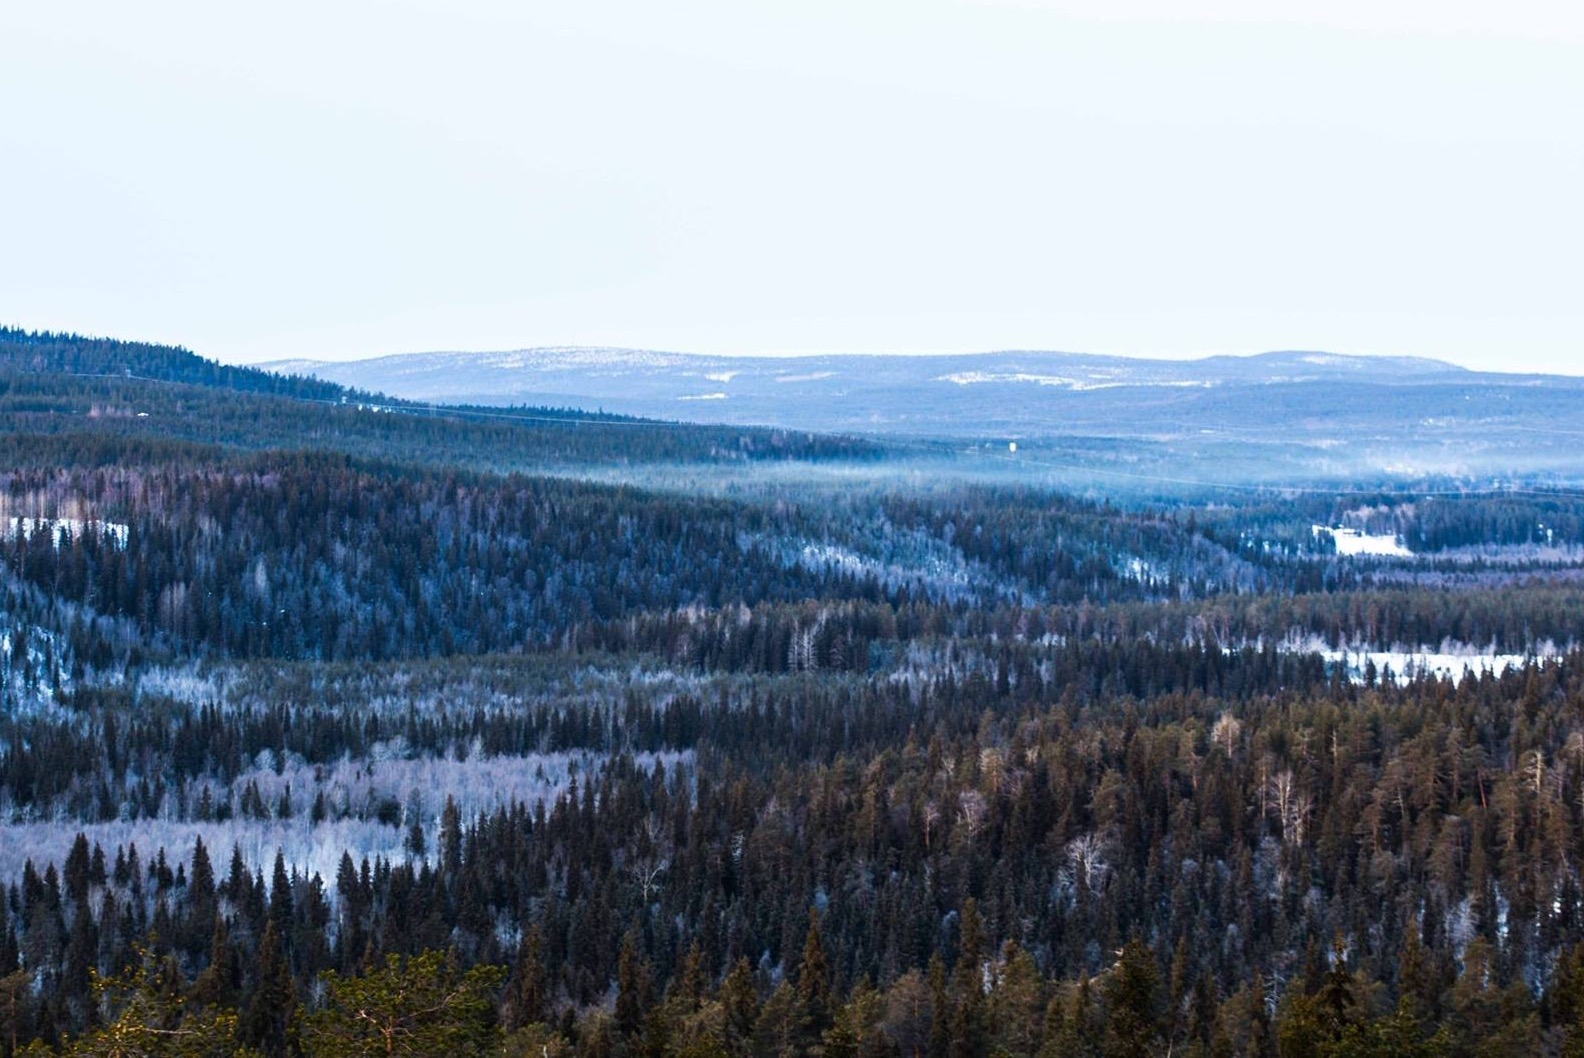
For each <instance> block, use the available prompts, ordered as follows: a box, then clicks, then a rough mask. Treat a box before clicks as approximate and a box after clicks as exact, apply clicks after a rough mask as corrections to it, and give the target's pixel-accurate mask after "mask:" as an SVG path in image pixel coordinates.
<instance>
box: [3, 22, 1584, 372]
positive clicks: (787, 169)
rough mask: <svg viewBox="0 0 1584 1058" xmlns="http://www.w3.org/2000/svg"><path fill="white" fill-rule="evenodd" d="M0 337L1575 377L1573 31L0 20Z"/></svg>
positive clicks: (220, 354) (1455, 26) (232, 357)
mask: <svg viewBox="0 0 1584 1058" xmlns="http://www.w3.org/2000/svg"><path fill="white" fill-rule="evenodd" d="M0 53H3V55H4V60H3V61H0V232H3V236H0V245H3V247H4V250H3V252H0V322H3V323H10V324H15V325H21V326H24V327H29V328H48V329H62V330H74V331H79V332H84V333H91V334H99V335H109V336H115V337H126V338H138V339H144V340H151V341H166V342H172V343H177V344H182V345H185V346H187V347H189V348H191V349H193V350H195V351H197V352H199V353H202V354H204V355H208V356H213V357H217V358H219V359H222V360H226V361H230V362H257V361H263V360H270V359H276V358H287V357H313V358H322V359H350V358H356V357H364V356H374V355H381V354H388V353H396V352H407V351H420V350H462V349H480V350H483V349H510V348H520V347H525V346H535V345H619V346H633V347H642V348H654V349H670V350H680V351H697V352H706V353H715V354H730V353H794V352H804V353H840V352H897V353H903V352H968V351H977V350H992V349H1060V350H1068V351H1077V352H1097V353H1123V354H1132V355H1151V356H1167V357H1186V356H1195V355H1205V354H1213V353H1254V352H1259V351H1263V350H1270V349H1324V350H1329V351H1334V352H1344V353H1380V354H1395V355H1416V356H1431V357H1438V358H1441V359H1446V360H1451V361H1453V362H1456V363H1461V364H1464V365H1467V366H1471V367H1479V368H1486V369H1493V370H1537V371H1558V372H1567V373H1584V296H1581V292H1584V193H1581V191H1580V189H1581V188H1584V120H1581V119H1580V114H1581V112H1584V5H1578V4H1567V3H1562V2H1559V0H1557V2H1550V3H1541V2H1535V0H1527V2H1526V0H1509V2H1505V3H1502V4H1491V3H1488V2H1484V0H1480V2H1470V0H1440V2H1407V0H1329V2H1326V3H1316V4H1306V3H1280V4H1273V3H1270V2H1269V0H1212V2H1205V3H1200V2H1196V0H1076V2H1056V0H1052V2H1048V3H1047V2H1040V0H1024V2H1017V0H1001V2H997V0H985V2H978V3H969V2H945V0H908V2H896V3H878V2H871V0H841V2H827V0H795V2H786V3H774V4H770V3H756V2H752V0H722V2H718V3H717V2H697V0H668V2H667V3H655V2H653V0H634V2H606V0H577V2H570V0H561V2H540V0H500V2H489V0H445V2H439V0H436V2H417V0H408V2H396V0H380V2H372V0H368V2H348V0H313V2H300V0H275V2H272V3H269V4H226V3H214V2H212V0H203V2H172V0H140V2H139V3H136V4H129V3H125V2H124V0H114V2H103V0H80V2H79V0H51V2H43V0H13V2H9V3H4V4H0Z"/></svg>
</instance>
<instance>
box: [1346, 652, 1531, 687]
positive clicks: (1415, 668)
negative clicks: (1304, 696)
mask: <svg viewBox="0 0 1584 1058" xmlns="http://www.w3.org/2000/svg"><path fill="white" fill-rule="evenodd" d="M1320 656H1321V657H1323V658H1325V659H1326V661H1327V662H1329V663H1331V664H1343V665H1346V666H1347V672H1348V677H1349V678H1350V679H1352V680H1353V681H1354V682H1363V680H1364V678H1365V672H1366V671H1367V669H1368V666H1369V664H1370V663H1371V662H1373V663H1374V665H1375V672H1376V674H1377V676H1378V678H1380V679H1385V678H1386V673H1387V670H1388V669H1389V670H1390V671H1391V676H1392V679H1393V680H1395V681H1396V682H1397V683H1400V684H1403V683H1408V682H1410V681H1411V680H1412V679H1413V678H1414V677H1415V676H1418V675H1420V674H1423V675H1426V676H1437V677H1443V676H1450V677H1451V678H1452V679H1454V680H1460V679H1462V678H1463V677H1464V676H1465V675H1474V676H1478V675H1481V674H1483V673H1486V672H1489V673H1491V674H1492V675H1496V676H1500V675H1501V674H1502V673H1503V672H1505V671H1507V670H1508V669H1509V668H1514V669H1521V668H1523V667H1524V664H1525V663H1526V662H1528V661H1529V660H1530V657H1529V656H1526V655H1523V654H1494V653H1485V654H1463V653H1441V652H1437V651H1427V650H1322V651H1320ZM1555 657H1556V656H1555V655H1551V656H1550V657H1536V658H1535V660H1539V661H1548V660H1555Z"/></svg>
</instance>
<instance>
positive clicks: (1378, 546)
mask: <svg viewBox="0 0 1584 1058" xmlns="http://www.w3.org/2000/svg"><path fill="white" fill-rule="evenodd" d="M1309 532H1310V534H1311V535H1313V536H1314V537H1315V539H1316V540H1318V539H1320V538H1321V537H1322V536H1329V537H1331V539H1332V540H1333V541H1335V542H1336V553H1337V554H1339V555H1380V556H1384V557H1388V558H1412V557H1413V552H1412V551H1410V550H1408V549H1407V548H1406V547H1404V546H1403V544H1402V541H1401V540H1399V539H1397V537H1396V536H1394V535H1392V534H1390V533H1380V534H1375V533H1362V532H1359V531H1358V530H1357V529H1347V528H1343V527H1342V526H1325V525H1316V526H1311V527H1310V529H1309Z"/></svg>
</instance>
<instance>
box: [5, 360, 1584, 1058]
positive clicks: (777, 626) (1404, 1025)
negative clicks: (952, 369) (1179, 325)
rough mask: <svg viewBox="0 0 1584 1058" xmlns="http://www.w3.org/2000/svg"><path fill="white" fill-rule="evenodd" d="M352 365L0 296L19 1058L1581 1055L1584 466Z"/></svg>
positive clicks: (13, 1020) (10, 1020)
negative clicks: (1058, 488)
mask: <svg viewBox="0 0 1584 1058" xmlns="http://www.w3.org/2000/svg"><path fill="white" fill-rule="evenodd" d="M374 405H375V402H374V401H371V400H366V399H364V398H363V397H362V395H359V394H351V393H348V392H346V391H343V390H340V389H339V388H338V387H333V386H326V384H323V383H318V382H312V381H309V380H302V379H277V378H275V377H274V376H269V375H266V374H264V373H262V372H257V371H254V370H252V369H239V368H223V367H220V366H219V365H214V364H210V363H209V362H207V361H203V360H201V359H200V358H198V357H195V356H193V355H192V354H190V353H187V352H185V351H184V350H177V349H169V348H165V347H158V346H145V345H138V344H135V343H118V342H108V341H98V340H92V339H82V338H78V337H76V336H70V335H50V334H30V333H24V332H20V331H15V330H6V331H0V1058H12V1056H14V1055H18V1054H33V1055H42V1054H72V1055H211V1054H213V1055H239V1054H248V1055H264V1056H267V1058H283V1056H287V1055H293V1056H296V1055H309V1056H318V1055H335V1056H341V1055H361V1054H381V1055H390V1054H422V1055H432V1054H453V1055H457V1056H459V1058H460V1056H466V1055H485V1054H490V1055H522V1056H529V1055H532V1056H538V1058H548V1056H550V1055H553V1054H554V1055H561V1054H574V1053H575V1054H586V1055H599V1056H610V1058H636V1056H639V1055H643V1056H646V1058H647V1056H652V1058H667V1056H672V1055H677V1056H681V1055H687V1056H691V1058H698V1056H704V1055H726V1056H732V1058H749V1056H755V1058H757V1056H766V1058H768V1056H782V1055H798V1054H811V1055H827V1056H832V1058H838V1056H843V1058H845V1056H870V1058H923V1056H926V1055H927V1056H929V1058H991V1056H992V1055H994V1056H998V1058H1001V1056H1036V1055H1038V1056H1041V1058H1060V1056H1067V1055H1076V1056H1092V1058H1121V1056H1146V1055H1149V1056H1167V1055H1169V1056H1172V1058H1177V1056H1180V1055H1194V1056H1207V1058H1208V1056H1215V1058H1221V1056H1236V1055H1252V1056H1257V1058H1266V1056H1269V1058H1310V1056H1314V1058H1351V1056H1363V1055H1381V1056H1386V1055H1394V1056H1400V1055H1442V1054H1451V1055H1456V1056H1468V1058H1475V1056H1480V1058H1484V1056H1501V1055H1531V1054H1542V1055H1551V1056H1564V1055H1565V1056H1569V1058H1571V1056H1574V1055H1579V1054H1584V884H1581V880H1580V872H1579V865H1580V863H1581V862H1584V654H1581V653H1580V650H1579V645H1580V640H1581V634H1580V631H1581V622H1580V615H1581V614H1584V585H1581V584H1580V583H1579V579H1578V569H1577V568H1576V564H1574V565H1570V564H1569V561H1570V560H1569V559H1568V552H1567V549H1566V548H1565V547H1561V548H1559V547H1558V545H1564V544H1566V545H1571V544H1574V543H1576V542H1577V540H1578V538H1579V525H1580V524H1581V523H1580V522H1579V509H1578V505H1577V504H1576V503H1575V502H1574V501H1573V500H1571V499H1567V498H1562V497H1548V496H1528V497H1516V496H1514V497H1499V498H1492V497H1469V498H1457V497H1441V496H1438V497H1429V498H1424V499H1421V500H1419V501H1417V502H1412V503H1409V502H1404V501H1403V499H1402V497H1392V496H1386V495H1383V496H1381V497H1373V498H1370V497H1361V496H1358V495H1348V496H1337V497H1331V496H1319V495H1305V496H1303V497H1300V498H1298V499H1295V500H1282V499H1280V498H1279V497H1271V496H1250V497H1246V498H1244V499H1243V500H1240V501H1239V502H1238V503H1233V504H1228V503H1225V502H1222V503H1218V504H1214V505H1209V504H1207V505H1205V506H1201V507H1197V508H1195V507H1192V506H1189V505H1187V504H1182V503H1178V504H1159V505H1156V506H1154V507H1150V508H1147V509H1146V508H1144V507H1142V506H1117V505H1116V504H1114V503H1112V502H1108V501H1106V500H1105V499H1103V498H1074V497H1069V496H1060V495H1054V494H1052V493H1050V492H1048V491H1046V490H1043V489H1039V488H1032V487H1024V488H1011V487H994V488H992V487H982V486H980V485H974V484H968V483H965V482H964V481H963V480H962V479H960V478H954V479H949V480H929V481H927V482H926V481H920V480H919V479H917V478H915V477H909V476H907V475H904V474H902V473H901V472H900V470H901V468H902V466H903V464H901V463H900V462H892V460H895V459H896V458H897V453H895V452H892V451H888V450H887V449H886V448H884V447H883V446H881V445H878V444H875V443H872V442H868V441H862V440H853V439H844V438H828V437H815V436H809V435H805V434H795V433H788V432H785V431H772V430H738V429H725V428H718V427H705V426H698V427H693V426H678V425H676V424H665V423H647V422H640V421H637V420H620V421H614V420H609V419H608V417H591V416H583V415H578V414H575V413H562V412H555V411H544V410H535V411H532V412H526V411H525V412H522V413H520V414H517V413H513V412H510V411H507V412H502V411H500V410H498V409H489V410H485V409H465V408H464V409H447V408H441V409H427V408H422V407H418V406H415V405H407V404H401V403H399V402H379V406H378V408H376V407H375V406H374ZM385 409H391V410H385ZM1086 443H1092V444H1103V443H1104V442H1102V441H1094V442H1086ZM789 461H790V462H794V463H796V462H803V463H810V464H812V463H815V462H820V463H824V462H826V461H834V462H835V463H836V464H837V465H835V466H826V467H822V468H820V469H821V470H822V472H824V473H823V474H822V475H816V476H808V477H799V476H798V473H799V472H796V471H797V468H796V467H792V468H788V467H787V466H785V465H782V466H779V467H772V466H769V464H772V463H777V464H786V463H787V462H789ZM857 462H862V463H863V464H864V474H863V477H862V481H864V482H867V484H863V485H861V486H853V487H847V488H838V487H835V486H833V485H832V484H831V482H833V481H846V480H847V479H846V478H845V476H844V474H845V471H846V470H847V469H849V468H850V466H851V465H852V464H854V463H857ZM620 465H630V466H633V467H641V466H651V467H653V466H672V467H679V468H684V469H685V470H686V471H687V472H688V473H693V472H697V473H698V474H700V475H704V474H706V473H708V472H709V471H710V470H711V468H716V469H719V468H723V467H725V468H730V469H732V470H733V472H734V473H741V475H742V476H741V477H736V478H733V479H732V481H733V482H734V483H736V484H740V485H741V488H737V487H735V484H734V485H733V486H731V487H728V486H725V485H722V486H721V487H718V488H708V489H689V488H685V487H680V486H678V484H677V482H678V481H684V479H683V478H679V477H671V478H667V479H666V481H667V482H668V483H669V485H670V486H671V487H669V488H665V489H662V488H658V487H653V488H640V487H633V486H619V485H610V484H597V483H593V482H591V481H589V480H587V479H588V478H590V477H597V476H600V475H601V474H605V473H606V472H608V471H610V470H612V469H613V468H615V467H618V466H620ZM931 465H938V464H931ZM689 468H690V469H689ZM753 468H759V469H758V470H754V469H753ZM803 469H804V470H807V469H808V468H807V467H804V468H803ZM893 470H895V471H897V472H896V473H894V474H893V473H892V471H893ZM552 471H554V475H552ZM634 476H636V475H634ZM684 483H685V482H684ZM877 483H878V484H877ZM1336 522H1346V523H1347V524H1353V525H1356V526H1357V527H1358V528H1362V529H1365V530H1367V531H1370V532H1396V533H1399V534H1401V535H1402V536H1403V537H1404V539H1406V540H1408V541H1409V543H1410V544H1411V545H1412V546H1413V547H1414V548H1416V549H1418V550H1422V551H1427V552H1440V551H1446V550H1453V549H1459V553H1457V554H1454V555H1449V556H1443V557H1442V558H1439V559H1434V560H1430V559H1422V560H1401V559H1394V558H1360V559H1349V558H1346V557H1340V556H1337V555H1335V554H1330V553H1325V552H1324V551H1323V550H1322V548H1321V547H1318V546H1316V543H1315V541H1314V540H1313V538H1312V536H1311V533H1310V526H1311V525H1313V524H1334V523H1336ZM1512 545H1517V546H1518V547H1517V550H1513V549H1512ZM1503 548H1507V550H1505V551H1504V550H1503ZM1542 549H1543V550H1542ZM1396 646H1403V647H1407V648H1409V649H1416V648H1428V649H1433V650H1439V649H1443V648H1445V649H1448V650H1454V649H1458V648H1460V647H1464V648H1470V647H1471V648H1475V649H1479V650H1494V651H1496V652H1499V653H1506V654H1513V655H1520V656H1521V655H1526V654H1528V655H1534V654H1542V655H1545V657H1543V658H1542V657H1534V658H1532V659H1531V660H1529V661H1528V662H1527V663H1524V664H1521V665H1518V666H1516V667H1514V668H1512V669H1509V670H1507V671H1505V672H1504V673H1502V674H1500V675H1497V674H1491V673H1484V674H1480V675H1469V676H1468V677H1466V678H1463V679H1449V678H1441V679H1437V678H1433V677H1430V676H1425V675H1419V676H1416V677H1414V678H1411V679H1410V678H1405V677H1404V674H1403V673H1400V672H1391V671H1389V669H1388V668H1386V667H1382V668H1380V669H1379V670H1377V669H1376V668H1375V667H1374V666H1373V664H1372V666H1371V667H1369V668H1367V669H1366V670H1365V672H1364V674H1363V675H1362V677H1361V678H1357V679H1355V678H1354V676H1352V675H1350V673H1349V671H1348V670H1347V669H1346V667H1345V666H1344V665H1342V664H1339V663H1336V662H1334V661H1332V662H1328V661H1327V660H1326V657H1325V656H1324V655H1322V654H1321V653H1318V652H1317V651H1320V650H1329V651H1339V650H1344V649H1357V648H1360V647H1369V648H1374V649H1390V648H1393V647H1396ZM1333 656H1334V655H1333Z"/></svg>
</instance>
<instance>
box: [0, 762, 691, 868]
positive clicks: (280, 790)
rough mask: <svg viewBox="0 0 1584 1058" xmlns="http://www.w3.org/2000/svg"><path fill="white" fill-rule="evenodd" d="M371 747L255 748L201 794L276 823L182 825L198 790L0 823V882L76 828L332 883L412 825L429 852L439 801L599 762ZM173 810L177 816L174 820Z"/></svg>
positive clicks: (399, 849) (585, 772)
mask: <svg viewBox="0 0 1584 1058" xmlns="http://www.w3.org/2000/svg"><path fill="white" fill-rule="evenodd" d="M374 749H375V752H374V753H373V754H372V755H371V759H370V760H367V761H349V760H343V761H339V762H337V763H335V764H330V765H314V764H307V763H304V762H302V761H284V762H277V761H275V760H274V759H273V757H271V756H270V755H269V754H268V753H266V754H263V755H261V757H260V759H259V760H258V761H257V762H256V765H255V767H253V768H252V769H250V770H248V771H246V772H243V773H242V774H240V775H238V776H237V777H236V779H235V780H234V781H233V782H232V783H231V784H230V785H229V786H228V787H227V786H222V785H221V784H211V785H210V786H209V788H208V789H209V792H210V793H211V797H212V801H213V803H230V804H238V803H240V801H241V797H242V794H243V793H244V792H245V791H248V789H249V787H253V788H254V789H256V792H257V794H258V797H259V800H260V801H261V802H262V804H263V805H264V807H265V808H266V809H267V810H268V811H269V812H270V813H271V814H272V815H273V814H274V813H275V812H276V811H277V809H278V806H279V805H280V802H281V800H282V798H283V797H285V798H286V799H287V801H288V803H289V805H290V809H291V811H290V814H289V815H288V816H285V817H275V818H262V819H260V818H252V817H249V816H245V815H242V814H240V813H239V814H237V815H234V816H233V817H232V818H231V819H228V820H225V821H223V822H218V821H206V820H201V819H197V818H192V817H193V816H194V815H195V814H196V807H197V803H198V801H199V800H200V799H201V797H202V795H203V793H204V787H203V785H202V784H199V785H197V786H195V787H192V788H189V790H188V801H189V804H188V805H187V806H186V807H187V811H186V812H181V811H179V810H178V809H179V807H180V806H178V805H177V804H176V803H175V800H174V798H172V797H169V796H168V797H167V798H166V802H165V805H164V811H163V812H162V813H161V817H160V818H157V819H136V820H116V821H112V822H102V823H77V822H73V821H70V820H63V821H56V820H40V821H27V822H16V823H7V824H0V882H9V881H12V880H15V879H16V878H19V877H21V874H22V868H23V865H24V864H25V863H26V862H27V861H28V860H30V859H31V860H32V861H33V862H34V863H35V864H44V863H50V862H53V863H62V862H64V861H65V858H66V853H67V852H68V851H69V850H70V848H71V844H72V841H73V840H74V839H75V838H76V835H77V834H78V833H79V832H80V833H82V834H85V835H87V837H88V841H89V843H90V844H92V843H94V842H97V843H98V844H99V845H101V846H102V847H103V848H104V850H105V853H106V855H108V856H111V857H114V855H115V851H116V848H117V846H126V845H128V844H130V843H133V842H135V843H136V844H137V847H138V853H139V855H140V856H141V857H142V859H143V862H144V863H148V862H149V861H150V860H151V859H152V857H153V856H154V854H155V852H156V851H157V850H158V849H160V848H161V847H163V848H164V849H165V850H166V856H167V858H169V859H171V860H172V861H173V866H174V862H188V861H189V860H190V858H191V856H192V850H193V842H194V840H195V839H197V838H200V837H201V838H202V839H203V842H204V844H205V845H206V846H208V847H209V850H210V856H211V858H213V859H215V860H217V861H218V862H219V863H221V864H224V863H225V862H226V861H227V860H229V858H230V856H231V849H232V847H233V846H234V847H236V848H238V849H240V850H241V852H242V858H243V859H244V860H245V861H246V862H247V864H248V866H249V868H253V869H257V868H260V867H262V868H263V869H264V870H265V871H266V872H267V871H268V869H269V867H270V864H271V863H272V862H273V861H274V858H275V853H276V850H280V852H281V853H282V854H283V855H284V856H285V858H286V865H287V867H288V868H294V869H296V870H299V871H301V872H303V873H304V874H305V875H312V874H314V873H315V872H317V873H318V874H319V875H320V876H321V877H323V878H324V879H325V880H326V881H327V882H328V881H330V880H331V879H333V878H334V877H335V870H336V867H337V865H338V864H339V863H340V861H341V854H342V853H343V852H350V853H351V854H352V857H353V859H355V860H360V859H362V857H364V856H368V857H370V858H373V857H377V856H385V857H387V858H392V857H394V858H400V857H402V856H404V855H406V853H405V850H404V848H403V841H404V839H405V838H406V836H407V833H408V829H409V828H410V827H411V825H412V824H413V822H415V821H416V822H418V823H420V824H422V826H423V828H424V830H425V833H426V836H427V838H428V841H429V846H430V849H431V851H432V850H433V847H434V841H435V835H436V834H437V833H438V828H439V823H440V814H441V812H442V811H443V810H444V808H445V803H446V800H447V799H448V798H449V799H451V800H454V801H455V802H456V804H457V808H458V810H459V811H460V813H461V816H462V818H463V819H464V820H471V819H474V818H476V817H477V815H479V814H480V813H490V812H493V811H495V810H496V809H500V808H505V807H507V806H509V805H511V804H512V803H514V802H515V803H518V804H522V805H525V806H527V807H529V808H530V809H531V808H532V807H533V806H535V805H537V804H545V805H547V806H548V805H549V804H551V803H552V802H554V800H555V799H556V798H557V797H559V796H560V795H561V794H562V793H564V792H566V791H567V790H568V789H569V788H570V786H571V784H572V782H573V780H574V779H577V778H578V777H580V776H581V777H583V780H582V781H586V780H587V777H589V776H592V775H597V774H598V773H599V772H600V771H601V770H602V769H603V768H604V766H605V764H606V762H607V761H608V759H609V758H608V757H606V756H604V755H603V754H594V753H536V754H532V755H530V756H523V757H512V756H500V757H481V756H473V757H470V758H469V759H467V760H456V759H454V758H451V757H439V758H437V757H424V758H411V759H409V758H407V757H406V756H405V755H404V754H405V747H404V746H402V745H400V744H399V743H390V744H385V745H381V746H377V747H375V748H374ZM692 759H693V754H692V752H691V751H687V752H683V753H674V752H673V753H658V754H656V753H640V754H635V755H634V757H633V760H634V763H635V764H636V766H638V767H640V768H642V769H644V770H646V771H649V770H652V769H653V768H654V766H655V765H656V764H657V763H658V764H660V765H661V766H663V767H664V768H666V769H667V770H668V771H669V770H670V769H672V768H673V767H675V766H676V765H677V764H678V763H682V764H690V763H691V762H692ZM321 795H323V798H324V803H325V809H326V811H327V813H328V814H327V816H326V817H325V818H324V819H323V820H321V821H320V822H318V823H315V822H314V821H313V806H314V802H315V800H317V799H318V798H319V797H320V796H321ZM382 808H385V811H384V812H383V813H382V811H381V810H382ZM184 815H185V816H187V818H182V816H184ZM382 815H383V816H384V820H383V821H382V819H381V816H382Z"/></svg>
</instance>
